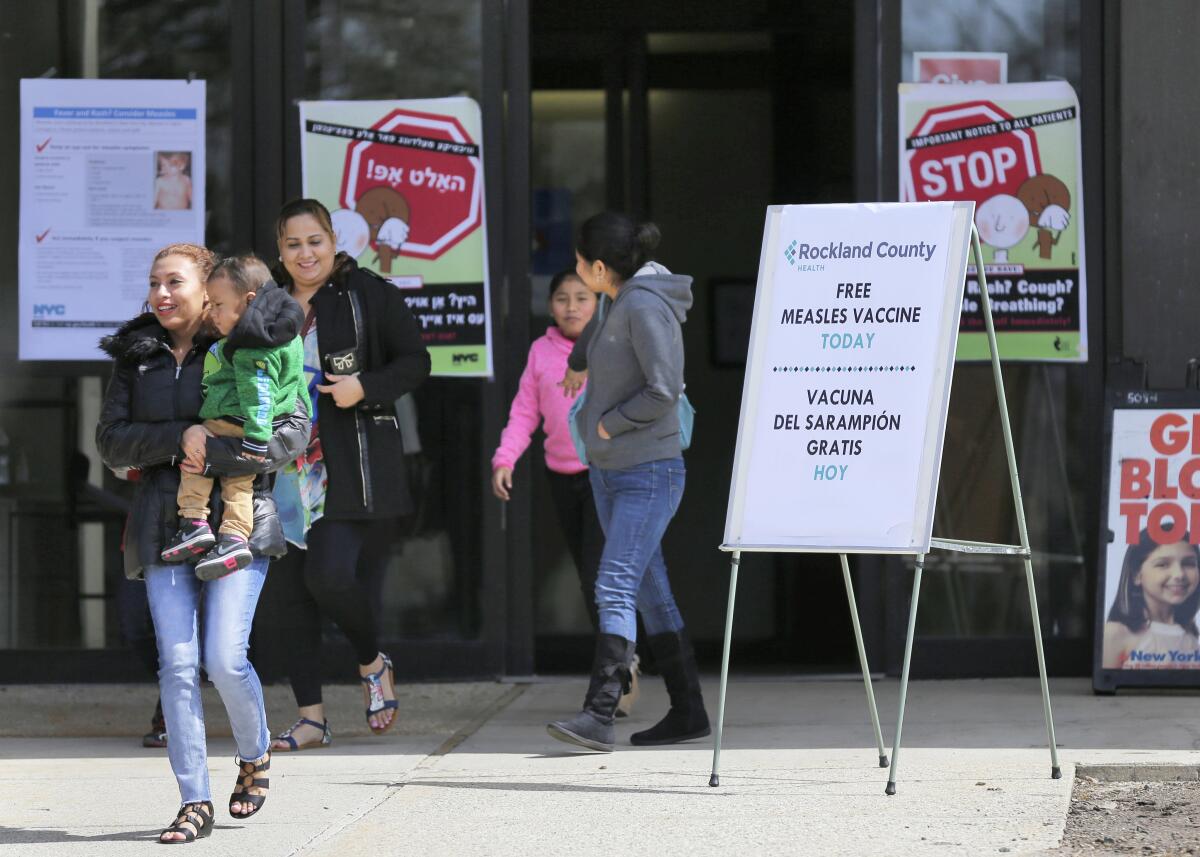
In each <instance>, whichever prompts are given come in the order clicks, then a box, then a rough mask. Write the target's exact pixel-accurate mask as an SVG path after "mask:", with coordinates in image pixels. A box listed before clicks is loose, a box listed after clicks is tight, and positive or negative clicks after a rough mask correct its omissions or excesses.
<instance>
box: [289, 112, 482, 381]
mask: <svg viewBox="0 0 1200 857" xmlns="http://www.w3.org/2000/svg"><path fill="white" fill-rule="evenodd" d="M482 127H483V123H482V119H481V117H480V112H479V105H478V104H476V103H475V102H474V101H473V100H471V99H470V98H439V99H423V100H410V101H305V102H301V104H300V129H301V140H302V152H301V160H302V165H303V188H304V195H305V196H307V197H312V198H315V199H318V200H320V201H321V202H322V203H324V204H325V206H326V207H327V208H328V209H329V211H330V212H331V214H332V216H333V227H334V231H335V232H336V233H337V244H338V250H339V251H343V252H346V253H348V254H349V255H351V256H352V257H354V258H355V259H356V260H357V261H358V264H359V265H360V266H362V267H364V268H368V269H370V270H372V271H375V272H376V273H378V274H379V275H380V276H382V277H384V278H385V279H387V280H389V281H390V282H391V283H392V284H393V285H394V286H395V287H396V288H398V289H400V290H402V291H403V292H404V296H405V300H406V302H407V303H408V306H409V308H410V309H411V310H412V311H413V314H414V315H415V316H416V318H417V322H418V324H419V325H420V328H421V336H422V338H423V339H424V342H425V345H426V347H427V348H428V349H429V354H430V357H431V359H432V362H433V373H434V374H435V375H443V376H485V377H486V376H490V375H491V374H492V349H491V325H490V324H489V319H490V315H491V307H490V301H489V294H488V292H489V290H488V271H487V235H486V224H485V219H484V204H483V203H484V182H483V146H482Z"/></svg>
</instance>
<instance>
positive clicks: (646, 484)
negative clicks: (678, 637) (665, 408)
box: [590, 458, 687, 640]
mask: <svg viewBox="0 0 1200 857" xmlns="http://www.w3.org/2000/svg"><path fill="white" fill-rule="evenodd" d="M686 474H687V470H686V469H685V468H684V465H683V459H682V458H663V459H659V460H658V461H647V462H644V463H643V464H637V465H634V466H633V467H627V468H625V469H623V470H604V469H601V468H599V467H593V468H592V469H591V471H590V477H591V480H592V493H593V494H594V495H595V498H596V514H597V515H598V516H599V517H600V526H601V527H602V528H603V529H604V553H603V555H602V556H601V557H600V571H599V573H598V574H597V576H596V606H597V608H599V610H600V633H602V634H617V635H619V636H621V637H624V638H625V639H626V640H636V639H637V614H638V613H641V614H642V622H643V624H644V625H645V626H646V633H647V634H662V633H666V632H668V631H681V630H683V617H682V616H680V615H679V608H678V607H676V606H675V596H674V595H672V594H671V584H670V581H668V580H667V564H666V563H665V562H663V554H662V537H663V533H665V532H666V531H667V524H669V523H671V518H673V517H674V516H675V510H676V509H678V508H679V501H680V500H681V499H682V498H683V484H684V479H685V477H686Z"/></svg>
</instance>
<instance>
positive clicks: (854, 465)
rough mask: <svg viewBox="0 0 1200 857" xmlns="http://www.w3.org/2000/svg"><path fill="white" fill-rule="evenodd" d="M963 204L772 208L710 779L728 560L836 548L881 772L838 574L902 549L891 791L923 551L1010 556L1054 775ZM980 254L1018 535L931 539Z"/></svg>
mask: <svg viewBox="0 0 1200 857" xmlns="http://www.w3.org/2000/svg"><path fill="white" fill-rule="evenodd" d="M973 215H974V203H970V202H936V203H876V204H858V205H794V206H773V207H771V208H770V209H768V211H767V222H766V229H765V232H764V237H763V249H762V257H761V259H760V262H759V272H758V288H757V292H756V294H755V301H754V322H753V327H752V331H751V336H750V352H749V356H748V358H747V363H746V379H745V385H744V387H743V390H742V410H741V419H740V421H739V424H738V439H737V450H736V453H735V456H734V467H733V482H732V484H731V486H730V491H729V507H728V512H727V516H726V520H725V538H724V541H723V544H722V545H721V549H722V550H725V551H729V552H731V553H732V554H733V562H732V566H731V571H730V582H729V602H728V612H727V617H726V625H725V648H724V657H723V659H722V664H721V691H720V703H719V709H718V715H717V733H716V739H715V747H714V753H713V772H712V778H711V780H710V784H711V785H714V786H715V785H718V783H719V778H718V774H719V770H718V769H719V764H720V754H721V737H722V732H723V729H724V720H725V692H726V687H727V680H728V671H729V647H730V639H731V633H732V628H733V606H734V598H735V595H736V591H737V570H738V563H739V560H740V556H741V553H742V552H743V551H809V552H819V553H837V554H840V555H841V564H842V575H843V578H844V582H845V585H846V594H847V597H848V598H849V602H850V613H851V619H852V622H853V624H854V632H855V638H856V641H857V643H858V654H859V661H860V665H861V667H862V671H863V683H864V685H865V687H866V692H867V701H868V706H869V708H870V711H871V719H872V723H873V725H874V728H875V739H876V744H877V747H878V750H879V763H880V766H881V767H887V766H888V759H887V755H886V754H885V752H884V747H883V736H882V732H881V731H880V728H879V715H878V712H877V710H876V706H875V698H874V693H873V692H872V689H871V682H870V676H869V674H868V670H867V659H866V653H865V650H864V647H863V642H862V632H861V629H860V627H859V620H858V611H857V607H856V606H855V600H854V590H853V586H852V584H851V579H850V569H849V563H848V562H847V559H846V554H849V553H892V554H912V555H914V556H915V558H916V562H915V565H916V573H915V576H914V581H913V598H912V605H911V608H910V614H909V626H908V636H907V640H906V644H905V652H904V667H903V672H902V675H901V687H900V706H899V712H898V717H897V723H896V734H895V741H894V744H893V748H892V758H891V771H890V774H889V777H888V786H887V792H888V794H894V793H895V786H896V771H897V760H898V756H899V752H900V734H901V730H902V727H903V722H904V703H905V699H906V695H907V689H908V675H909V664H910V660H911V655H912V643H913V632H914V627H915V623H916V611H917V601H918V594H919V591H920V582H921V572H922V569H923V566H924V561H925V555H926V554H927V553H929V551H930V550H931V549H934V548H937V549H942V550H953V551H965V552H972V553H992V554H1004V555H1009V556H1014V557H1019V558H1022V559H1023V560H1024V562H1025V570H1026V580H1027V583H1028V585H1029V598H1030V606H1031V608H1032V612H1033V619H1034V638H1035V642H1036V646H1037V655H1038V666H1039V669H1040V673H1041V681H1042V700H1043V706H1044V713H1045V719H1046V729H1047V735H1048V738H1049V741H1050V752H1051V771H1052V776H1054V777H1056V778H1057V777H1059V776H1061V773H1060V770H1059V765H1058V755H1057V751H1056V749H1055V747H1054V725H1053V720H1052V717H1051V713H1050V696H1049V690H1048V687H1047V683H1046V668H1045V657H1044V655H1043V652H1042V638H1041V629H1040V627H1039V624H1038V611H1037V602H1036V596H1035V593H1034V588H1033V567H1032V564H1031V562H1030V551H1029V538H1028V533H1027V530H1026V527H1025V513H1024V508H1023V504H1022V501H1021V495H1020V487H1019V484H1018V481H1017V470H1016V458H1015V455H1014V453H1013V446H1012V435H1011V431H1010V427H1009V421H1008V411H1007V406H1006V403H1005V399H1004V387H1003V384H1002V383H1001V378H1000V362H999V357H998V354H997V351H996V341H995V331H994V330H993V328H992V319H991V306H990V301H989V300H988V299H987V288H986V284H985V283H984V278H983V265H982V261H983V260H982V254H981V253H980V251H979V243H978V238H977V236H975V235H974V232H973V226H972V218H973ZM972 250H974V253H975V263H976V269H977V272H978V276H979V282H980V294H981V296H982V301H983V309H984V321H985V324H986V326H987V331H988V337H989V342H990V343H991V347H992V367H993V375H994V378H995V382H996V390H997V395H998V396H999V404H1000V417H1001V420H1002V428H1003V434H1004V440H1005V448H1006V452H1007V454H1008V462H1009V471H1010V477H1011V483H1012V489H1013V500H1014V503H1015V504H1016V511H1017V520H1018V528H1019V530H1020V534H1021V544H1020V545H998V544H986V543H979V542H964V541H958V540H953V541H952V540H946V539H935V538H933V517H934V504H935V500H936V497H937V487H938V474H939V470H940V467H941V458H942V442H943V438H944V436H945V428H946V411H947V408H948V407H949V403H950V382H951V378H952V374H953V371H954V351H955V346H956V343H957V341H958V325H959V309H960V302H961V300H962V294H963V282H964V277H965V274H966V265H967V257H968V254H969V253H970V252H971V251H972Z"/></svg>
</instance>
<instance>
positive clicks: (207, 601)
mask: <svg viewBox="0 0 1200 857" xmlns="http://www.w3.org/2000/svg"><path fill="white" fill-rule="evenodd" d="M268 562H269V560H267V559H265V558H256V559H255V560H254V562H252V563H251V564H250V565H249V566H247V567H246V568H243V569H242V570H241V571H235V572H234V573H233V574H230V575H228V576H226V577H222V578H221V579H219V580H210V581H208V582H207V583H205V582H201V581H200V579H199V578H197V577H196V570H195V567H194V566H191V565H151V566H147V567H146V570H145V572H146V594H147V595H148V596H149V600H150V613H151V615H152V616H153V617H154V631H155V634H156V636H157V637H158V664H159V666H158V688H159V693H160V694H161V695H162V706H163V716H164V717H165V719H166V721H167V734H168V735H169V736H170V738H169V740H168V741H167V756H168V757H169V758H170V760H171V770H172V771H174V772H175V779H176V781H177V782H178V783H179V795H180V798H181V799H182V802H183V803H190V802H192V801H202V800H211V799H212V795H211V792H210V790H209V785H208V749H207V744H206V742H205V736H204V708H203V706H202V705H201V702H200V668H201V666H203V667H204V669H205V670H206V671H207V673H208V677H209V679H210V680H211V681H212V683H213V684H214V685H216V688H217V691H218V692H219V693H220V694H221V701H222V702H223V703H225V711H226V712H227V713H228V715H229V724H230V726H232V727H233V737H234V739H235V740H236V741H237V748H238V755H240V756H241V757H242V758H243V759H257V758H259V757H260V756H262V755H263V754H264V753H266V752H267V746H268V744H269V743H270V740H271V735H270V732H269V731H268V730H267V712H266V709H265V708H264V707H263V695H262V684H261V683H260V682H259V680H258V674H257V673H255V672H254V667H253V666H251V664H250V661H249V660H247V659H246V648H247V646H248V644H249V640H250V625H251V622H252V620H253V619H254V607H255V605H256V604H257V603H258V594H259V592H261V591H262V586H263V582H264V581H265V580H266V578H267V563H268Z"/></svg>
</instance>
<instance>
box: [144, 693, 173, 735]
mask: <svg viewBox="0 0 1200 857" xmlns="http://www.w3.org/2000/svg"><path fill="white" fill-rule="evenodd" d="M142 746H143V747H165V746H167V721H166V720H164V719H163V711H162V700H161V699H160V700H159V701H158V705H157V706H156V707H155V709H154V717H152V718H151V719H150V731H149V732H147V733H146V734H145V735H143V736H142Z"/></svg>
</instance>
